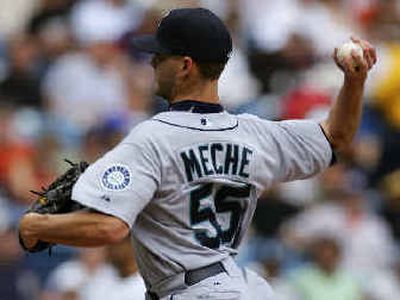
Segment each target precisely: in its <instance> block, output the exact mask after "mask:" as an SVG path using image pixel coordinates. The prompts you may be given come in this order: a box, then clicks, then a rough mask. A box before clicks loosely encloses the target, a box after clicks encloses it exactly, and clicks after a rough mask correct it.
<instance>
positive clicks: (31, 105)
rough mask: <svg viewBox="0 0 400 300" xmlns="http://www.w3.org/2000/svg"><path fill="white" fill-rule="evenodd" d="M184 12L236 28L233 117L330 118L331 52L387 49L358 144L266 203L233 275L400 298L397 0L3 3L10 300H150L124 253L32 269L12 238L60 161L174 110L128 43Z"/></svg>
mask: <svg viewBox="0 0 400 300" xmlns="http://www.w3.org/2000/svg"><path fill="white" fill-rule="evenodd" d="M183 6H204V7H208V8H210V9H212V10H213V11H214V12H215V13H217V14H218V15H219V16H220V17H221V18H223V19H224V20H225V22H226V24H227V25H228V26H229V29H230V31H231V33H232V35H233V38H234V52H233V55H232V58H231V60H230V62H229V64H228V66H227V68H226V71H225V72H224V74H223V76H222V78H221V83H220V95H221V100H222V102H223V104H224V105H225V107H226V109H227V110H229V111H231V112H234V113H252V114H256V115H258V116H260V117H262V118H267V119H270V120H281V119H291V118H312V119H316V120H319V119H322V118H323V117H324V116H325V115H326V113H327V111H328V109H329V106H330V105H331V103H332V101H334V99H335V97H336V95H337V94H338V90H339V88H340V86H341V83H342V78H343V75H342V74H341V72H340V71H339V70H338V68H337V67H336V66H335V64H334V63H333V61H332V59H331V55H332V52H333V48H334V47H335V46H339V45H340V44H342V43H343V42H346V41H348V40H349V38H350V36H351V35H355V36H359V37H362V38H364V39H368V40H369V41H370V42H371V43H373V44H374V45H375V46H376V47H377V50H378V56H379V63H378V65H377V66H376V67H375V69H374V71H373V72H372V73H371V74H370V78H369V81H368V83H367V85H366V94H365V105H364V106H365V111H364V116H363V120H362V126H361V128H360V130H359V132H358V134H357V136H356V138H355V141H354V143H353V144H352V145H349V148H348V150H347V151H346V153H342V155H341V156H340V158H339V162H338V163H336V165H335V166H333V167H332V168H330V169H329V170H327V171H326V172H324V173H323V174H322V175H321V176H319V177H317V178H313V179H310V180H306V181H298V182H293V183H289V184H282V185H278V186H276V187H274V188H273V189H272V190H269V191H266V192H265V194H264V195H263V196H262V197H261V199H259V202H258V208H257V212H256V214H255V218H254V222H253V224H252V228H251V230H250V232H249V235H248V237H247V238H246V241H244V243H243V246H242V247H241V254H240V256H239V257H238V262H239V263H240V264H241V265H243V266H251V267H252V268H254V269H255V270H257V271H258V272H260V273H261V274H263V275H264V276H265V278H268V280H269V281H270V283H271V284H272V285H273V287H274V288H275V290H276V293H277V300H358V299H360V300H396V299H400V251H399V250H400V1H397V0H279V1H276V0H225V1H223V0H218V1H215V0H214V1H213V0H200V1H183V0H181V1H176V0H175V1H170V0H162V1H161V0H1V3H0V299H1V300H19V299H21V300H25V299H30V300H32V299H33V300H36V299H40V300H50V299H62V300H67V299H68V300H78V299H79V300H87V299H89V300H91V299H96V300H101V299H108V300H114V299H121V300H124V299H138V300H141V299H144V296H143V293H144V287H143V282H142V280H141V278H140V275H139V274H138V273H137V268H136V264H135V261H134V258H133V252H132V250H131V248H130V245H129V239H127V240H126V241H124V242H123V243H121V244H119V245H115V246H112V247H108V248H98V249H76V248H75V249H74V248H69V247H61V246H57V247H56V248H55V249H54V250H53V254H52V256H51V257H48V254H47V253H41V254H37V255H25V254H24V253H23V252H22V251H21V249H20V248H19V245H18V240H17V238H16V233H15V232H16V231H15V230H16V226H17V224H18V219H19V217H20V216H21V214H22V213H23V212H24V211H25V210H26V208H27V207H28V205H29V203H30V202H31V201H32V200H33V199H34V196H33V195H31V194H30V193H29V190H31V189H40V187H41V186H43V185H46V184H48V183H49V182H50V181H51V180H53V179H54V178H55V176H56V175H57V174H60V173H61V172H63V170H65V168H66V165H65V164H64V163H63V161H62V159H63V158H69V159H71V160H77V159H85V160H88V161H89V162H92V161H94V160H96V158H98V157H99V156H101V155H102V154H103V153H105V152H106V151H107V150H109V149H110V148H112V147H113V146H114V145H115V144H116V143H118V141H119V140H120V139H121V137H123V136H124V135H125V134H126V133H127V132H128V131H129V130H130V129H131V128H132V127H133V126H135V124H137V123H138V122H140V121H142V120H144V119H146V118H148V117H150V116H152V115H153V114H155V113H157V112H160V111H162V110H165V109H166V108H167V105H166V103H165V102H164V101H163V100H162V99H157V98H156V97H154V96H153V91H152V89H153V84H152V80H153V74H152V70H151V68H150V66H149V65H148V61H149V57H148V56H147V55H144V54H143V53H138V52H136V51H135V50H134V49H132V47H131V45H130V39H131V38H132V37H133V36H135V35H137V34H142V33H150V32H154V30H155V29H156V28H157V24H158V21H159V19H160V18H161V17H162V16H163V15H165V14H166V13H167V12H168V10H169V9H171V8H176V7H183Z"/></svg>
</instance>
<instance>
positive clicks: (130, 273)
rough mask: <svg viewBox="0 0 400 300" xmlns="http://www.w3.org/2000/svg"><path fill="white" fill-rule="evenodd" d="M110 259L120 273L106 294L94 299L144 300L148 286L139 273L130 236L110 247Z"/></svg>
mask: <svg viewBox="0 0 400 300" xmlns="http://www.w3.org/2000/svg"><path fill="white" fill-rule="evenodd" d="M108 260H109V262H110V263H111V264H112V265H113V266H114V267H115V268H116V270H117V273H118V276H117V278H116V282H115V285H113V286H112V287H110V288H109V289H108V292H107V293H106V294H104V295H102V296H101V295H98V297H96V298H93V299H104V300H130V299H135V300H144V299H145V293H146V287H145V285H144V281H143V278H142V277H141V276H140V274H139V270H138V267H137V264H136V261H135V257H134V251H133V248H132V244H131V238H130V236H129V237H127V238H125V239H124V240H123V241H122V242H121V243H119V244H116V245H112V246H110V247H109V248H108Z"/></svg>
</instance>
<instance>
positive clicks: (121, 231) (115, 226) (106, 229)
mask: <svg viewBox="0 0 400 300" xmlns="http://www.w3.org/2000/svg"><path fill="white" fill-rule="evenodd" d="M101 232H102V234H103V238H104V243H105V244H117V243H119V242H120V241H122V240H123V239H124V238H125V237H126V236H127V235H128V234H129V226H128V225H127V224H126V223H125V222H124V221H122V220H120V219H118V218H116V217H109V218H108V220H107V222H106V223H105V224H103V228H102V229H101Z"/></svg>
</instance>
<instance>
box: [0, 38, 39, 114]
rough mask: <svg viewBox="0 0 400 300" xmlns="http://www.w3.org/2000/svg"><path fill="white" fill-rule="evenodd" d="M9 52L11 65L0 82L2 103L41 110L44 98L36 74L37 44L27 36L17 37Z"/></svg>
mask: <svg viewBox="0 0 400 300" xmlns="http://www.w3.org/2000/svg"><path fill="white" fill-rule="evenodd" d="M7 52H8V55H9V60H10V63H9V69H8V72H7V75H6V77H5V78H4V80H3V81H2V82H0V103H7V104H10V105H11V104H12V105H13V106H15V107H21V106H30V107H35V108H40V107H41V106H42V96H41V92H40V83H39V80H38V79H37V74H36V72H35V67H36V63H37V58H38V48H37V45H36V43H35V42H34V40H33V39H32V38H29V37H26V36H20V37H16V38H13V39H11V41H10V43H9V47H8V51H7Z"/></svg>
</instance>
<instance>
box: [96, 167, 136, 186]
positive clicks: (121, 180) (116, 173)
mask: <svg viewBox="0 0 400 300" xmlns="http://www.w3.org/2000/svg"><path fill="white" fill-rule="evenodd" d="M130 183H131V171H130V170H129V168H128V167H127V166H124V165H114V166H112V167H109V168H108V169H107V170H106V171H105V172H104V173H103V176H102V178H101V184H102V185H103V186H104V187H105V188H106V189H108V190H112V191H122V190H125V189H126V188H127V187H128V186H129V184H130Z"/></svg>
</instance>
